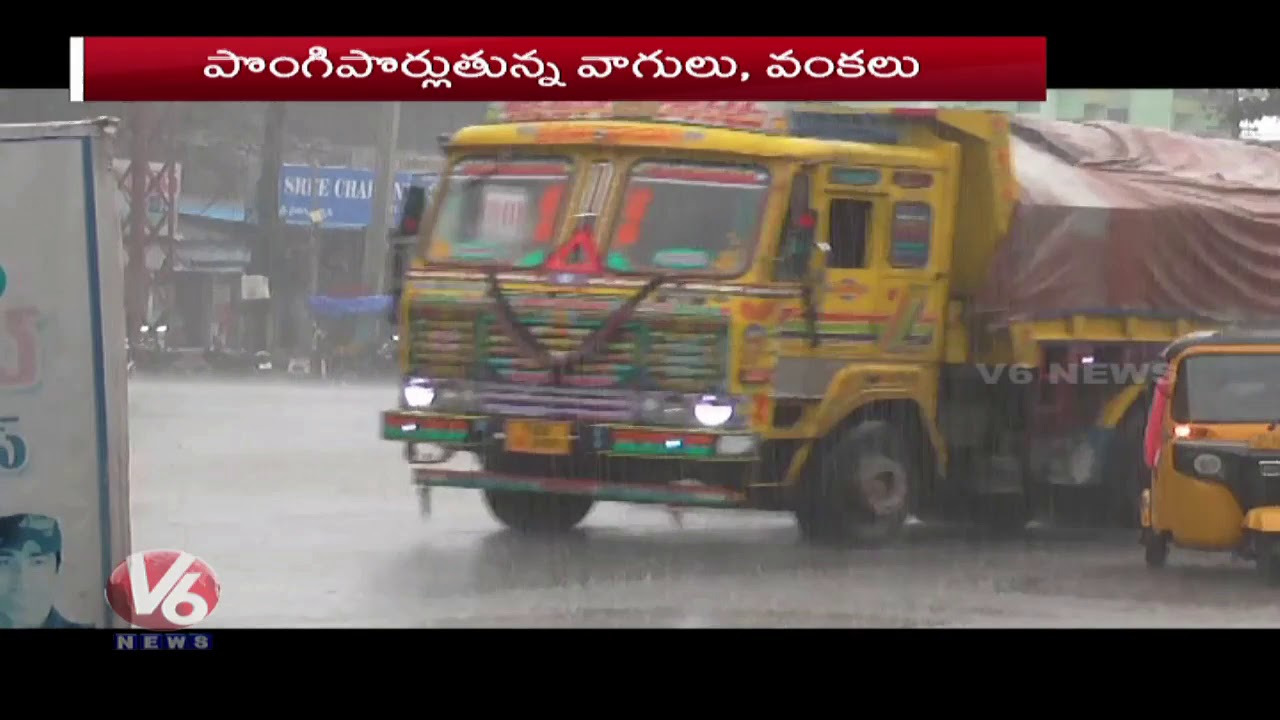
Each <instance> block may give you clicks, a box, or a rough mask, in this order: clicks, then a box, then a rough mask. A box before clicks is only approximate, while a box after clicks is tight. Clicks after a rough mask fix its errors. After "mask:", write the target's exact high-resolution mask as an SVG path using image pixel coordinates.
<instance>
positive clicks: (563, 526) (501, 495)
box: [484, 490, 595, 534]
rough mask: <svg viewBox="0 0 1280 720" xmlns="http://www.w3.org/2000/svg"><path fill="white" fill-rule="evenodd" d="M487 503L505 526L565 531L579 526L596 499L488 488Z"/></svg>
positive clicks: (538, 531)
mask: <svg viewBox="0 0 1280 720" xmlns="http://www.w3.org/2000/svg"><path fill="white" fill-rule="evenodd" d="M484 500H485V505H487V506H488V507H489V512H490V513H491V514H492V515H493V516H494V518H496V519H497V520H498V522H500V523H502V524H503V525H505V526H507V527H509V528H511V529H512V530H516V531H518V532H523V533H530V534H551V533H563V532H568V531H570V530H572V529H573V528H575V527H577V525H578V523H580V522H582V520H583V519H584V518H586V517H587V513H589V512H591V507H592V506H593V505H594V504H595V501H594V500H592V499H591V498H588V497H581V496H578V495H544V494H541V493H532V492H507V491H502V490H485V491H484Z"/></svg>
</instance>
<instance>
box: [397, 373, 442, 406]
mask: <svg viewBox="0 0 1280 720" xmlns="http://www.w3.org/2000/svg"><path fill="white" fill-rule="evenodd" d="M400 396H401V397H402V398H403V399H404V404H405V406H406V407H410V408H415V409H419V410H421V409H424V408H428V407H431V403H433V402H435V400H436V390H435V388H433V387H431V383H430V381H428V380H427V379H426V378H409V379H408V380H405V382H404V387H403V388H401V390H400Z"/></svg>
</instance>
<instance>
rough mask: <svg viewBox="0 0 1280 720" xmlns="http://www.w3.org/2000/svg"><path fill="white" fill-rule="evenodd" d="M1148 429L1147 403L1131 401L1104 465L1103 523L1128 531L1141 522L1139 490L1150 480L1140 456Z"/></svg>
mask: <svg viewBox="0 0 1280 720" xmlns="http://www.w3.org/2000/svg"><path fill="white" fill-rule="evenodd" d="M1146 428H1147V412H1146V405H1145V404H1144V403H1141V402H1138V403H1134V405H1133V407H1131V408H1130V409H1129V410H1128V412H1126V413H1125V415H1124V417H1123V418H1122V419H1121V420H1120V424H1119V425H1118V426H1116V429H1115V433H1116V434H1115V438H1114V440H1113V442H1112V443H1111V448H1110V449H1109V451H1108V452H1107V460H1106V465H1104V466H1103V475H1102V492H1103V494H1104V499H1103V503H1104V507H1105V512H1106V520H1107V522H1106V525H1108V526H1110V527H1119V528H1123V529H1125V530H1130V529H1134V528H1137V527H1139V525H1140V524H1141V522H1142V491H1143V489H1144V488H1145V487H1146V484H1147V481H1148V480H1149V479H1150V471H1148V470H1147V464H1146V461H1145V460H1143V457H1142V444H1143V442H1142V441H1143V435H1144V434H1145V432H1146Z"/></svg>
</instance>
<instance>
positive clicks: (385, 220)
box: [361, 102, 400, 337]
mask: <svg viewBox="0 0 1280 720" xmlns="http://www.w3.org/2000/svg"><path fill="white" fill-rule="evenodd" d="M379 110H380V113H379V122H378V136H377V138H376V140H375V142H376V143H377V147H376V149H377V159H376V160H375V163H374V168H373V173H374V175H373V208H372V210H371V213H372V215H371V216H370V218H369V226H368V228H366V229H365V237H364V261H363V263H362V264H363V268H362V272H361V275H362V279H363V281H364V285H365V287H366V288H368V289H369V291H370V293H372V294H381V293H382V292H383V290H384V288H383V282H384V280H383V275H384V273H385V271H386V264H387V249H388V247H389V245H388V244H387V232H388V230H389V228H390V223H389V215H390V209H391V197H392V183H393V181H394V178H395V173H396V167H395V157H396V153H395V151H396V143H397V141H398V139H399V135H400V103H398V102H389V103H383V104H382V105H381V107H380V108H379ZM374 323H375V325H374V328H375V330H376V329H378V328H381V327H382V320H381V319H378V320H375V321H374ZM379 336H380V333H375V334H374V337H379Z"/></svg>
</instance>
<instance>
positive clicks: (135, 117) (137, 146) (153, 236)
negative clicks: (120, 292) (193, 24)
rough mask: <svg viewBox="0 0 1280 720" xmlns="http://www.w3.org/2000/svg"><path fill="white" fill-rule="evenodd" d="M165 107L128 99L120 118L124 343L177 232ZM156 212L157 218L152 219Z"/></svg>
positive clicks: (167, 267) (142, 315) (168, 260)
mask: <svg viewBox="0 0 1280 720" xmlns="http://www.w3.org/2000/svg"><path fill="white" fill-rule="evenodd" d="M171 114H172V113H171V111H170V108H169V107H168V106H167V105H164V104H156V103H134V104H132V105H130V107H129V113H128V116H127V118H126V121H125V128H126V129H127V130H128V132H129V135H130V138H129V157H128V160H127V161H126V163H127V165H126V167H125V168H124V171H123V173H118V174H117V176H116V181H117V183H118V187H119V189H120V191H121V192H122V193H123V194H124V196H125V197H127V198H128V211H127V214H126V216H125V217H124V218H123V220H124V231H125V232H124V239H125V255H126V258H127V264H126V267H125V317H126V318H127V322H128V326H127V327H128V332H129V339H130V341H131V342H132V341H136V340H137V339H138V338H137V332H138V328H139V327H140V326H141V325H142V324H143V323H145V322H146V321H147V320H148V319H149V318H148V317H147V315H148V309H149V308H148V306H149V304H150V300H151V290H152V286H153V284H154V282H155V279H156V276H157V275H163V274H165V273H167V272H170V271H171V269H172V267H173V243H174V240H175V236H176V235H177V216H178V210H177V201H178V191H179V183H180V180H179V175H178V169H177V162H176V160H175V155H176V153H175V149H176V148H175V146H174V136H173V127H172V121H171ZM156 215H158V216H159V217H155V216H156Z"/></svg>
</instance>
